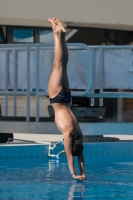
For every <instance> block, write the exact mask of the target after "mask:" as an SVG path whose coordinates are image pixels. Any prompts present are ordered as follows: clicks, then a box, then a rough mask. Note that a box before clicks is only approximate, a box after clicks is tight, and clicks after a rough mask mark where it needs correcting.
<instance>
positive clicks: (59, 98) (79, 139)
mask: <svg viewBox="0 0 133 200" xmlns="http://www.w3.org/2000/svg"><path fill="white" fill-rule="evenodd" d="M48 21H49V22H50V23H51V25H52V29H53V34H54V63H53V69H52V73H51V76H50V79H49V84H48V93H49V98H50V102H51V104H52V107H53V109H54V112H55V123H56V125H57V127H58V129H59V130H60V132H61V133H62V134H63V137H64V147H65V151H66V156H67V160H68V165H69V169H70V172H71V175H72V177H73V178H74V179H79V180H82V179H85V178H86V176H85V173H84V157H83V152H82V151H83V135H82V133H81V130H80V128H79V125H78V122H77V119H76V117H75V116H74V114H73V112H72V111H71V109H70V106H69V104H70V101H71V93H70V90H69V82H68V76H67V62H68V50H67V47H66V43H65V37H64V34H65V33H64V32H65V29H64V27H63V26H62V24H61V22H60V21H59V20H58V19H57V18H52V19H48ZM73 156H78V162H79V168H80V175H76V172H75V167H74V158H73Z"/></svg>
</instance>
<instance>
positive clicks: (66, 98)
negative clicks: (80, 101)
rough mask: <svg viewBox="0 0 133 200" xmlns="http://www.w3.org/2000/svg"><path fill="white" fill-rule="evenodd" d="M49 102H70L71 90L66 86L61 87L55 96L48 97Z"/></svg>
mask: <svg viewBox="0 0 133 200" xmlns="http://www.w3.org/2000/svg"><path fill="white" fill-rule="evenodd" d="M49 100H50V103H51V104H52V103H68V104H70V102H71V92H70V90H69V89H68V88H66V87H62V90H61V91H60V92H59V94H57V95H56V97H54V98H52V99H49Z"/></svg>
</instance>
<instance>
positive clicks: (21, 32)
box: [13, 28, 34, 43]
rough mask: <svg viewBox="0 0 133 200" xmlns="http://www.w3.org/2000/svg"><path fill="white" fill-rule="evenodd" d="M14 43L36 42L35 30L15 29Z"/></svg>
mask: <svg viewBox="0 0 133 200" xmlns="http://www.w3.org/2000/svg"><path fill="white" fill-rule="evenodd" d="M13 42H18V43H21V42H24V43H26V42H28V43H29V42H31V43H33V42H34V30H33V29H20V28H19V29H17V28H15V29H13Z"/></svg>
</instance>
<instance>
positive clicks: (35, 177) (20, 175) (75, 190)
mask: <svg viewBox="0 0 133 200" xmlns="http://www.w3.org/2000/svg"><path fill="white" fill-rule="evenodd" d="M62 148H63V146H62V145H60V146H58V148H57V149H56V150H55V151H57V152H59V151H60V150H61V149H62ZM47 150H48V146H47V145H35V144H33V145H14V146H12V145H1V146H0V200H7V199H12V200H21V199H30V200H34V199H39V200H41V199H47V200H54V199H55V200H56V199H62V200H66V199H67V200H76V199H85V200H88V199H107V200H108V199H124V200H131V199H133V142H124V143H122V142H118V143H117V142H115V143H90V144H84V154H85V171H86V175H87V180H85V181H76V180H73V179H72V178H71V176H70V173H69V170H68V165H67V162H66V156H65V154H62V155H61V157H60V159H59V160H57V159H55V158H54V159H53V158H50V157H47ZM57 152H55V153H57ZM76 170H77V171H78V163H77V162H76Z"/></svg>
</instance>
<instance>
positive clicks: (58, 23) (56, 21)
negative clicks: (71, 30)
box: [52, 17, 66, 32]
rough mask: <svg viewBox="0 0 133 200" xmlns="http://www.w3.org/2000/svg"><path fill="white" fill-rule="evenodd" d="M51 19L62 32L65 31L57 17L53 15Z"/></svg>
mask: <svg viewBox="0 0 133 200" xmlns="http://www.w3.org/2000/svg"><path fill="white" fill-rule="evenodd" d="M52 19H53V21H54V22H55V24H56V25H57V26H58V27H60V28H61V29H62V32H66V29H65V28H64V27H63V25H62V23H61V21H60V20H59V19H57V18H56V17H53V18H52Z"/></svg>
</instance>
